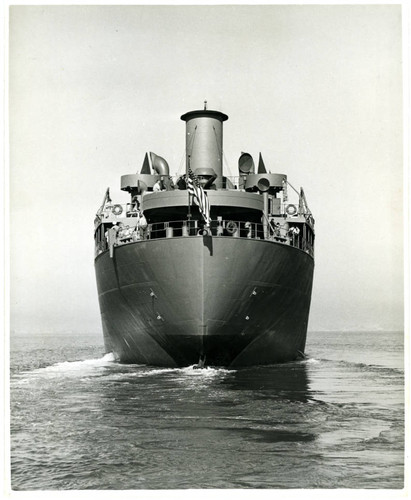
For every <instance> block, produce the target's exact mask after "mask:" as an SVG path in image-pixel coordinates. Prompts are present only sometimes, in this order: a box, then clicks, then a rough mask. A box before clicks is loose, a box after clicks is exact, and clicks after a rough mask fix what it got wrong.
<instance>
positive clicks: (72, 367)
mask: <svg viewBox="0 0 411 500" xmlns="http://www.w3.org/2000/svg"><path fill="white" fill-rule="evenodd" d="M114 361H115V356H114V354H113V353H111V352H110V353H107V354H105V355H104V356H103V357H102V358H97V359H85V360H82V361H63V362H61V363H56V364H54V365H50V366H46V367H44V368H37V369H36V370H33V371H30V372H23V373H21V376H22V377H23V378H22V380H21V381H22V382H24V380H27V377H28V376H29V377H32V376H33V375H34V376H40V377H41V376H44V377H47V378H51V377H83V376H87V377H90V376H93V375H94V376H98V375H100V374H101V369H104V368H106V367H108V366H110V364H111V363H113V362H114Z"/></svg>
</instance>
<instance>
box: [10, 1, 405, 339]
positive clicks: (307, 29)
mask: <svg viewBox="0 0 411 500" xmlns="http://www.w3.org/2000/svg"><path fill="white" fill-rule="evenodd" d="M9 30H10V52H9V65H10V66H9V68H10V69H9V94H10V101H9V112H10V118H9V127H10V166H9V171H10V217H11V223H10V230H11V237H10V255H11V266H10V284H11V304H10V305H11V329H12V330H14V331H16V332H38V331H47V332H48V331H55V332H68V331H73V332H85V331H87V332H90V331H95V332H98V331H100V330H101V325H100V316H99V309H98V299H97V291H96V285H95V276H94V264H93V260H94V243H93V220H94V215H95V213H96V210H97V209H98V207H99V205H100V204H101V201H102V198H103V195H104V192H105V189H106V188H107V187H108V186H110V188H111V193H112V197H113V199H114V201H118V202H126V201H127V200H128V196H127V194H126V193H123V192H122V191H120V176H121V175H123V174H129V173H135V172H136V171H138V170H139V169H140V167H141V165H142V162H143V159H144V155H145V153H146V151H153V152H155V153H156V154H158V155H160V156H162V157H164V158H165V159H166V160H167V161H168V163H169V165H170V168H171V172H172V173H173V174H174V173H176V172H177V171H178V170H179V168H181V164H182V158H183V157H184V150H185V123H184V122H182V121H181V120H180V116H181V115H182V114H183V113H185V112H187V111H190V110H193V109H201V108H202V107H203V101H204V100H205V99H206V100H207V101H208V107H209V109H216V110H219V111H222V112H224V113H226V114H228V116H229V120H228V121H227V122H225V123H224V155H225V158H226V160H227V163H228V166H225V173H226V175H236V173H237V161H238V157H239V155H240V153H241V152H242V151H247V152H249V153H251V154H252V155H253V156H254V157H255V158H256V159H257V158H258V153H259V152H260V151H261V152H262V155H263V158H264V161H265V164H266V166H267V168H268V169H270V170H271V172H276V173H285V174H287V175H288V180H289V181H290V182H291V184H293V185H294V186H295V187H297V188H299V187H300V186H303V187H304V190H305V193H306V196H307V199H308V204H309V206H310V208H311V210H312V211H313V214H314V217H315V219H316V268H315V276H314V289H313V298H312V308H311V315H310V322H309V328H310V329H311V330H367V329H388V330H395V329H401V328H402V324H403V273H404V271H403V255H402V248H403V218H402V217H403V213H402V210H403V201H402V199H403V198H402V196H403V192H402V191H403V167H402V66H401V64H402V55H401V45H402V40H401V6H396V5H362V6H361V5H344V6H336V5H328V6H327V5H316V6H315V5H300V6H291V5H283V6H280V5H266V6H238V5H237V6H236V5H234V6H201V7H200V6H170V7H161V6H90V7H86V6H13V7H11V10H10V20H9Z"/></svg>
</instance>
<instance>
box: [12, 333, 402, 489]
mask: <svg viewBox="0 0 411 500" xmlns="http://www.w3.org/2000/svg"><path fill="white" fill-rule="evenodd" d="M306 354H307V356H308V357H307V359H306V360H304V361H299V362H292V363H285V364H281V365H275V366H269V367H260V368H249V369H241V370H227V369H214V368H206V369H201V370H194V369H193V368H192V367H187V368H183V369H162V368H155V367H149V366H141V365H121V364H118V363H116V362H115V361H114V360H113V357H112V355H110V354H106V355H105V354H104V348H103V343H102V336H100V335H59V336H57V335H41V334H37V335H30V336H27V335H24V336H23V335H13V336H12V338H11V353H10V427H11V428H10V462H11V488H12V489H14V490H88V489H91V490H140V489H145V490H153V489H167V490H172V489H189V488H190V489H193V488H201V489H208V488H213V489H214V488H216V489H225V488H234V489H239V488H240V489H243V488H256V489H265V488H270V489H276V488H278V489H290V488H350V489H359V488H370V489H400V488H403V485H404V362H403V334H402V333H392V332H391V333H383V332H369V333H364V332H361V333H360V332H358V333H353V332H351V333H342V332H341V333H339V332H333V333H331V332H328V333H324V332H322V333H309V337H308V342H307V347H306Z"/></svg>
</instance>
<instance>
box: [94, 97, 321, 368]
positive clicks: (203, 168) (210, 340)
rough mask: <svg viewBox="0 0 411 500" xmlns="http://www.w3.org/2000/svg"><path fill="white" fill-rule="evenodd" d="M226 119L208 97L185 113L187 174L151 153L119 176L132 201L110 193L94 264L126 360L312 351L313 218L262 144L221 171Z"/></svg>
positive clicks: (187, 361) (193, 360)
mask: <svg viewBox="0 0 411 500" xmlns="http://www.w3.org/2000/svg"><path fill="white" fill-rule="evenodd" d="M227 119H228V116H227V115H226V114H225V113H223V112H221V111H216V110H212V109H208V107H207V103H206V102H205V103H204V106H203V107H201V108H200V109H197V110H193V111H189V112H187V113H185V114H183V115H182V116H181V120H182V121H184V122H185V153H184V152H183V154H182V158H183V159H182V161H181V167H180V170H181V171H180V173H178V172H177V174H176V175H174V176H172V175H171V174H170V167H169V164H168V162H167V161H166V160H165V159H164V158H163V157H162V156H159V155H158V154H156V153H153V152H151V151H144V152H143V154H144V157H143V161H142V165H141V167H140V168H139V169H136V170H137V172H138V170H139V172H138V173H133V174H126V175H122V176H121V186H120V187H121V190H122V191H124V192H125V193H127V195H126V196H127V200H126V203H124V202H122V203H120V202H119V203H116V202H113V201H112V199H111V196H110V189H109V188H107V190H106V192H105V195H104V199H103V202H102V204H101V205H100V207H99V209H98V211H97V213H96V216H95V220H94V240H95V260H94V264H95V274H96V281H97V291H98V300H99V306H100V313H101V322H102V330H103V338H104V345H105V349H106V351H107V352H111V353H113V354H114V356H115V359H116V360H118V361H119V362H121V363H135V364H144V365H151V366H159V367H173V368H175V367H185V366H195V367H209V366H211V367H213V366H215V367H227V368H234V369H236V368H240V367H247V366H256V365H257V366H258V365H269V364H275V363H282V362H287V361H293V360H296V359H301V357H304V352H305V344H306V337H307V326H308V318H309V310H310V302H311V294H312V285H313V274H314V238H315V233H314V222H315V221H314V217H313V214H312V212H311V210H310V209H309V207H308V204H307V199H306V196H305V193H304V190H303V189H302V188H300V189H296V188H294V187H293V186H292V185H291V184H290V182H289V181H288V179H287V175H285V174H282V173H271V168H268V167H267V166H266V164H265V162H264V159H263V156H262V153H259V156H258V160H257V158H256V161H254V158H253V156H252V155H251V154H249V153H248V152H239V157H238V160H235V162H236V163H235V168H236V169H237V168H238V171H237V174H238V175H236V176H225V175H224V171H223V164H224V166H226V163H227V161H226V159H225V155H224V153H223V123H224V122H225V121H227ZM142 156H143V155H142ZM231 172H232V170H231ZM123 201H124V200H123Z"/></svg>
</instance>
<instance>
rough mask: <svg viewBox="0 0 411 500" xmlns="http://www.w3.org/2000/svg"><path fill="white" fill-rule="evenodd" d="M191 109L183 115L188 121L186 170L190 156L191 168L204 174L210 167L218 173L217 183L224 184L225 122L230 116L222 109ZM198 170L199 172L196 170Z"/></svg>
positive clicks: (183, 118) (198, 173) (218, 185)
mask: <svg viewBox="0 0 411 500" xmlns="http://www.w3.org/2000/svg"><path fill="white" fill-rule="evenodd" d="M206 107H207V105H206V103H205V105H204V109H202V110H197V111H189V112H188V113H186V114H185V115H183V116H182V117H181V119H182V120H184V121H185V122H186V172H188V158H189V157H190V166H191V170H192V171H193V172H194V173H195V174H197V175H202V174H201V173H202V172H205V171H206V169H208V171H209V170H210V168H212V169H213V170H214V172H215V173H216V175H217V179H216V185H217V187H220V186H221V185H222V177H223V122H224V121H226V120H228V116H227V115H225V114H224V113H221V112H220V111H212V110H208V109H206ZM196 170H197V172H196Z"/></svg>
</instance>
